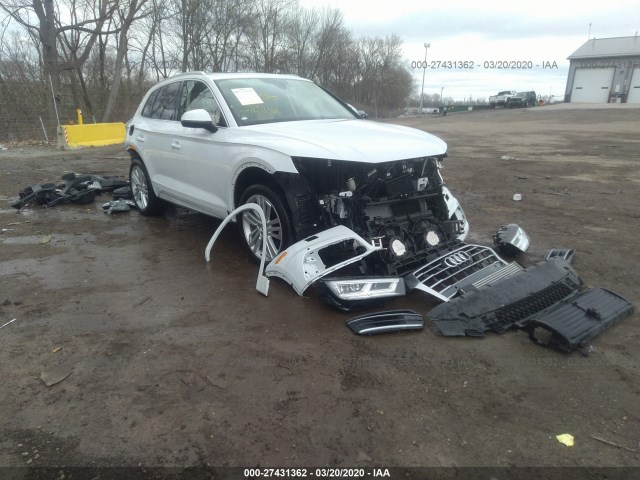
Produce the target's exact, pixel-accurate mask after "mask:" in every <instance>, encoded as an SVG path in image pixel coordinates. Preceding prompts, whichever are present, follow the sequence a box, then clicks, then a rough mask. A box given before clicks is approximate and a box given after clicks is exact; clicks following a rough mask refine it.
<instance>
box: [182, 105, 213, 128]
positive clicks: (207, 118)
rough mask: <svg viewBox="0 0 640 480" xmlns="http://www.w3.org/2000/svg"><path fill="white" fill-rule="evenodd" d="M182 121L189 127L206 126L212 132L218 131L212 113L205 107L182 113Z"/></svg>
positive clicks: (183, 124)
mask: <svg viewBox="0 0 640 480" xmlns="http://www.w3.org/2000/svg"><path fill="white" fill-rule="evenodd" d="M180 123H181V124H182V126H183V127H187V128H204V129H205V130H208V131H210V132H212V133H214V132H217V131H218V127H216V126H215V125H214V124H213V120H211V115H209V112H207V111H206V110H205V109H204V108H197V109H195V110H189V111H188V112H185V113H184V114H183V115H182V118H181V119H180Z"/></svg>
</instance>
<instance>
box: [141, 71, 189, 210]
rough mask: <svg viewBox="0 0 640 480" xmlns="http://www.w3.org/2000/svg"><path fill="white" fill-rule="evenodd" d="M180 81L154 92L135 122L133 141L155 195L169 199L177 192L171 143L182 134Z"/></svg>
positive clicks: (174, 158)
mask: <svg viewBox="0 0 640 480" xmlns="http://www.w3.org/2000/svg"><path fill="white" fill-rule="evenodd" d="M181 84H182V82H181V81H176V82H171V83H168V84H166V85H163V86H162V87H160V88H159V89H157V90H156V91H154V92H153V93H152V94H151V95H150V96H149V98H148V100H147V103H146V104H145V106H144V108H143V109H142V112H141V115H140V118H139V119H138V120H137V121H136V124H135V130H134V139H135V142H136V145H137V146H138V150H139V151H140V155H141V157H142V160H143V161H144V163H145V165H146V167H147V171H148V172H149V176H150V177H151V182H152V184H153V186H154V190H155V192H156V194H157V195H159V196H161V197H164V198H168V199H170V200H171V199H172V197H173V195H172V193H171V192H174V191H176V190H177V185H176V180H175V173H176V172H175V165H176V151H175V149H174V148H172V143H173V142H174V140H175V137H176V135H177V134H180V133H181V129H182V125H180V122H179V121H178V109H179V104H178V99H179V96H180V87H181Z"/></svg>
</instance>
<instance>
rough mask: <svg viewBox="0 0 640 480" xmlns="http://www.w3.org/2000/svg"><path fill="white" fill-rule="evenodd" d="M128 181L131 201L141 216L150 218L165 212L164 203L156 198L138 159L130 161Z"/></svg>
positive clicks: (142, 165) (144, 169)
mask: <svg viewBox="0 0 640 480" xmlns="http://www.w3.org/2000/svg"><path fill="white" fill-rule="evenodd" d="M129 181H130V183H131V192H132V194H133V201H134V202H135V204H136V207H138V210H139V211H140V213H141V214H142V215H145V216H147V217H150V216H153V215H158V214H160V213H162V212H164V211H165V209H166V208H167V204H166V202H164V201H163V200H160V199H159V198H158V197H156V194H155V192H154V191H153V186H152V185H151V180H150V179H149V173H148V172H147V167H145V166H144V163H142V161H141V160H140V159H138V158H134V159H133V160H131V167H130V168H129Z"/></svg>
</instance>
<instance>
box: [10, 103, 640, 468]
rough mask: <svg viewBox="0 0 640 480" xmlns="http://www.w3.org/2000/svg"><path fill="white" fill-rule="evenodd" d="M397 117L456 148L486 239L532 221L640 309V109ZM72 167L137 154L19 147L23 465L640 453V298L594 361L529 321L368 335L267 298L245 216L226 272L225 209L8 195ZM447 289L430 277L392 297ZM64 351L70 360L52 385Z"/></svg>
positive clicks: (602, 459) (504, 462) (517, 460)
mask: <svg viewBox="0 0 640 480" xmlns="http://www.w3.org/2000/svg"><path fill="white" fill-rule="evenodd" d="M394 123H402V124H406V125H410V126H413V127H417V128H423V129H425V130H428V131H430V132H432V133H435V134H436V135H439V136H441V137H442V138H443V139H444V140H446V141H447V142H448V144H449V158H448V159H447V160H446V162H445V169H444V171H443V175H444V176H445V178H446V179H447V181H448V183H449V187H450V188H451V189H452V190H453V192H454V193H455V194H456V195H457V196H458V198H459V199H460V201H461V203H462V205H463V207H464V208H465V211H466V213H467V216H468V217H469V220H470V223H471V234H470V240H472V241H475V242H479V243H483V244H491V243H492V240H491V236H492V234H493V233H494V232H495V230H496V229H497V227H498V226H499V225H500V224H503V223H511V222H516V223H519V224H520V225H522V226H523V227H524V228H525V229H526V230H527V232H528V233H529V234H530V236H531V239H532V249H531V250H530V252H529V253H528V254H527V255H526V257H525V258H524V259H523V262H524V263H525V264H531V263H534V262H536V261H539V260H541V259H542V256H543V254H544V252H545V251H546V250H547V249H549V248H553V247H574V248H576V249H577V254H576V258H575V260H574V266H575V268H576V269H577V271H578V272H579V273H580V274H581V276H582V278H583V280H584V282H585V283H586V284H587V285H592V286H601V287H607V288H610V289H612V290H613V291H615V292H617V293H620V294H622V295H624V296H626V297H627V298H628V299H629V300H630V301H632V302H633V303H634V304H635V305H640V289H639V288H638V285H640V269H639V268H638V260H639V255H638V248H639V247H640V245H639V242H638V238H639V237H640V223H639V222H638V219H639V218H640V214H639V212H638V199H639V198H640V195H639V192H640V156H639V153H640V137H639V136H638V125H640V109H631V108H626V109H623V108H617V109H614V108H612V109H570V108H563V107H562V106H557V107H556V106H552V107H543V108H537V109H530V110H496V111H491V112H474V113H468V114H457V115H449V116H447V117H445V118H426V119H402V120H400V119H399V120H395V121H394ZM68 171H76V172H79V173H98V174H119V175H125V174H126V173H127V171H128V157H127V156H126V155H125V153H124V151H123V150H122V148H121V147H109V148H101V149H87V150H83V151H74V152H59V151H54V150H45V149H43V148H39V149H34V148H30V149H24V150H19V149H9V150H7V151H4V152H0V201H1V204H2V205H3V206H0V229H7V231H3V233H2V234H0V245H1V247H0V304H1V306H0V324H4V323H5V322H7V321H9V320H11V319H13V318H16V319H17V320H16V321H15V322H13V323H12V324H10V325H8V326H7V327H5V328H3V329H2V330H0V372H1V375H2V379H3V380H2V383H1V385H0V398H2V399H3V401H2V412H1V414H0V429H1V430H0V431H1V432H2V435H0V466H24V465H27V464H28V465H31V466H74V465H75V466H79V465H82V466H96V465H98V466H101V465H103V466H114V465H118V466H120V465H140V464H141V465H143V466H178V467H180V466H198V465H214V466H258V465H260V466H274V467H293V466H322V467H327V466H356V467H370V466H374V465H376V466H383V467H394V466H445V467H448V466H456V467H463V466H498V467H502V466H585V465H586V466H592V467H602V466H636V467H637V466H640V454H639V453H638V451H640V443H639V440H640V437H639V435H638V432H640V402H639V401H638V398H640V397H639V395H640V371H639V367H640V350H639V349H638V348H637V344H638V342H639V341H640V328H639V326H638V320H639V318H638V317H639V315H638V314H636V315H634V316H633V317H631V318H628V319H626V320H624V321H623V322H622V323H621V324H619V325H618V326H616V327H614V328H613V329H612V330H610V331H608V332H606V333H605V334H603V335H602V336H600V337H599V338H597V339H596V340H595V341H594V342H593V347H594V351H593V353H592V354H591V355H590V356H589V357H583V356H581V355H580V354H578V353H575V354H572V355H565V354H561V353H558V352H556V351H553V350H547V349H544V348H541V347H539V346H536V345H534V344H533V343H531V342H530V341H529V340H528V338H527V337H526V335H525V334H523V333H507V334H505V335H494V334H488V335H487V336H486V337H485V338H484V339H471V338H444V337H439V336H436V335H435V334H434V333H433V332H432V331H431V330H430V329H428V328H426V329H425V330H424V331H422V332H417V333H406V334H394V335H385V336H378V337H371V338H366V337H357V336H355V335H354V334H352V333H351V332H350V331H349V330H348V329H347V328H346V327H345V325H344V321H345V320H346V319H347V318H350V317H351V316H352V315H349V314H343V313H339V312H336V311H334V310H333V309H331V308H329V307H326V306H325V305H324V304H323V303H321V301H320V300H319V299H317V298H314V297H313V296H311V297H310V298H301V297H298V296H297V295H296V294H295V293H294V291H293V290H292V289H291V288H290V287H289V286H287V285H285V284H283V283H281V282H277V281H272V282H271V290H270V293H269V296H268V297H266V298H265V297H263V296H261V295H260V294H259V293H257V292H256V290H255V289H254V285H255V276H256V267H255V266H253V265H252V264H250V263H248V261H247V257H246V256H245V254H244V253H243V251H242V250H241V247H240V243H239V242H238V238H237V232H236V230H235V229H234V228H227V230H226V231H225V233H224V234H223V236H222V238H221V240H220V241H219V242H218V244H216V247H215V248H214V251H213V263H212V264H211V265H207V264H206V263H205V261H204V248H205V245H206V243H207V241H208V239H209V236H210V235H211V234H212V233H213V231H214V230H215V228H216V226H217V225H218V224H219V222H218V221H217V220H214V219H211V218H207V217H205V216H202V215H199V214H194V213H190V212H187V211H185V210H181V209H171V210H169V211H168V212H167V214H165V216H163V217H159V218H145V217H142V216H140V215H139V214H138V213H137V212H131V213H122V214H118V215H114V216H108V215H105V214H104V213H103V212H102V211H101V208H100V203H101V202H100V199H99V201H98V202H96V203H95V204H91V205H88V206H75V205H72V206H59V207H56V208H52V209H42V208H39V207H34V208H28V209H25V210H23V211H22V212H21V213H16V212H15V211H14V210H13V209H11V208H10V207H9V206H8V205H9V201H10V199H11V198H12V197H15V196H16V195H17V192H18V191H19V190H20V189H21V188H23V187H24V186H27V185H30V184H34V183H42V182H45V181H47V180H48V181H51V180H55V179H56V178H59V176H60V175H62V174H63V173H65V172H68ZM514 193H521V194H522V197H523V199H522V201H520V202H514V201H513V200H512V195H513V194H514ZM103 198H105V199H107V198H108V197H107V196H103ZM434 305H435V304H434V303H433V302H432V301H431V300H429V299H428V298H427V297H426V296H425V295H423V294H421V293H414V294H411V295H409V296H407V297H405V298H403V299H401V300H399V301H395V302H394V303H392V304H391V306H392V307H397V308H401V307H406V308H413V309H415V310H417V311H419V312H421V313H426V312H427V311H428V310H429V309H431V308H432V307H433V306H434ZM634 345H635V346H634ZM54 367H59V368H60V369H62V371H63V372H67V373H68V372H70V375H69V376H68V377H67V378H66V379H65V380H63V381H62V382H60V383H58V384H57V385H54V386H52V387H46V386H45V385H44V383H43V382H42V381H41V380H40V374H41V372H44V371H47V370H50V369H52V368H54ZM562 433H570V434H572V435H574V437H575V441H576V444H575V446H574V447H572V448H568V447H566V446H564V445H561V444H560V443H559V442H558V441H557V440H556V438H555V436H556V435H558V434H562ZM592 435H595V436H597V437H599V438H602V439H605V440H607V441H609V442H613V443H615V444H617V445H618V446H621V447H626V448H618V447H616V446H614V445H611V444H607V443H603V442H601V441H597V440H596V439H594V438H592Z"/></svg>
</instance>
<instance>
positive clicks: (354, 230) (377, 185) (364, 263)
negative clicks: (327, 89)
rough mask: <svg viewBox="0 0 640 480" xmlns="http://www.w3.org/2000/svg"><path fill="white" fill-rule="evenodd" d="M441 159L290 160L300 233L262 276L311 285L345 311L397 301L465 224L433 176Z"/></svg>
mask: <svg viewBox="0 0 640 480" xmlns="http://www.w3.org/2000/svg"><path fill="white" fill-rule="evenodd" d="M445 157H446V154H444V153H443V154H441V155H438V156H427V157H420V158H411V159H406V160H398V161H389V162H381V163H366V162H353V161H345V160H327V159H317V158H300V157H296V158H294V159H293V162H294V165H295V167H296V169H297V170H298V172H299V175H300V179H301V181H303V182H304V184H305V185H306V186H307V188H308V190H307V193H306V194H304V195H298V196H297V197H296V199H295V201H296V205H297V209H296V210H297V212H298V214H299V215H300V223H301V226H302V227H303V228H305V227H307V228H308V229H309V230H315V231H316V232H318V233H315V234H313V235H310V236H308V237H307V238H305V239H303V240H302V241H300V242H298V243H296V244H294V245H291V246H290V247H289V248H287V249H286V250H285V251H284V252H282V253H281V254H280V255H279V256H278V257H277V258H275V259H274V260H273V261H272V262H271V263H270V264H269V266H268V267H267V269H266V274H267V275H268V276H277V277H280V278H282V279H283V280H285V281H286V282H288V283H289V284H291V285H292V286H293V287H294V289H295V290H296V291H297V292H298V294H300V295H302V294H303V292H304V291H305V290H306V289H307V288H308V287H309V286H310V285H312V284H315V285H316V287H317V288H318V291H319V293H320V295H321V296H322V297H324V298H325V299H326V300H327V301H328V302H329V303H330V304H332V305H334V306H336V307H338V308H340V309H343V310H352V309H356V308H360V307H364V306H372V305H375V304H378V303H382V302H384V301H386V300H388V299H389V298H392V297H395V296H398V295H404V293H405V281H404V279H405V277H406V276H407V275H410V274H412V273H413V272H414V271H416V269H418V268H420V267H421V266H422V265H424V264H425V263H427V262H428V261H429V259H430V258H432V257H433V256H434V255H437V254H438V252H439V251H441V250H442V249H443V248H446V249H450V248H451V246H452V245H457V244H459V243H460V242H461V241H463V240H464V238H465V237H466V235H467V233H468V230H469V224H468V222H467V219H466V217H465V215H464V212H463V210H462V208H461V206H460V204H459V202H458V201H457V199H456V198H455V197H454V196H453V194H452V193H451V192H450V191H449V189H448V188H447V187H446V185H445V182H444V180H443V178H442V175H441V173H440V170H441V168H442V163H443V160H444V158H445Z"/></svg>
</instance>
